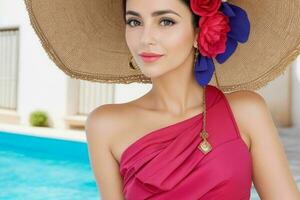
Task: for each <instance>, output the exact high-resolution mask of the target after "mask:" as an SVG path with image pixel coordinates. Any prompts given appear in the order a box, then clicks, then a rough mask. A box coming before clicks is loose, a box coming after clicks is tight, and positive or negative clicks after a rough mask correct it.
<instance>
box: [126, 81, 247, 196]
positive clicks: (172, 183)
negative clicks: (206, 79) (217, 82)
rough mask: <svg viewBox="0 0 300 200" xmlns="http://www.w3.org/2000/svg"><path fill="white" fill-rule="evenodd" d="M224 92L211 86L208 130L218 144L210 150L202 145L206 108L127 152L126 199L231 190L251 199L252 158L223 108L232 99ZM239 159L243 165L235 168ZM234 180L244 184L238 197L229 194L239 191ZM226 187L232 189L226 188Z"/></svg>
mask: <svg viewBox="0 0 300 200" xmlns="http://www.w3.org/2000/svg"><path fill="white" fill-rule="evenodd" d="M220 92H221V91H219V90H218V89H217V88H215V87H214V86H210V85H208V86H207V94H206V99H207V100H206V102H207V113H206V116H207V125H206V129H207V131H208V133H209V138H208V140H209V142H210V143H211V145H212V148H213V150H212V151H211V152H209V153H208V154H203V153H202V152H201V151H200V150H199V149H198V148H197V146H198V144H199V143H200V142H201V140H202V138H201V137H200V131H201V129H202V118H203V114H202V113H199V114H197V115H195V116H193V117H191V118H189V119H186V120H183V121H180V122H178V123H175V124H172V125H169V126H166V127H163V128H161V129H158V130H155V131H152V132H150V133H148V134H146V135H145V136H143V137H142V138H140V139H138V140H137V141H135V142H134V143H133V144H131V145H130V146H129V147H128V148H127V149H126V150H125V151H124V152H123V154H122V156H121V160H120V174H121V176H122V178H123V193H124V195H125V198H126V199H127V200H138V199H168V198H172V199H185V200H188V199H191V200H192V199H194V200H195V199H209V198H208V197H214V198H215V197H218V199H222V198H223V197H224V198H225V196H226V195H227V196H226V198H228V197H230V198H231V199H234V198H235V197H237V198H239V199H242V198H244V197H245V196H246V198H245V199H247V197H248V195H249V191H250V189H249V188H250V187H251V170H250V169H251V160H250V158H251V157H250V155H249V152H248V149H247V146H246V145H245V143H244V142H243V141H242V140H241V138H240V136H239V134H238V133H237V132H236V124H235V123H232V119H233V118H232V113H231V112H224V111H228V109H227V110H226V107H227V108H228V105H229V104H228V103H227V102H226V101H224V95H223V94H221V93H220ZM224 108H225V109H224ZM220 111H221V112H220ZM229 111H230V110H229ZM212 118H214V119H212ZM225 158H226V160H224V159H225ZM228 162H229V163H228ZM234 163H236V164H238V165H239V166H236V167H239V168H240V169H238V170H237V169H234V168H233V169H231V168H232V167H233V166H232V165H233V164H234ZM233 173H236V174H233ZM241 177H243V178H241ZM235 184H236V185H235ZM232 185H233V186H234V187H240V188H241V187H242V188H241V189H239V191H236V192H237V194H236V196H232V195H233V194H230V195H231V196H228V194H229V192H230V193H232V192H233V193H234V191H232V190H233V189H232V188H230V187H232ZM249 186H250V187H249ZM226 187H229V189H228V193H227V192H226V191H224V189H225V190H226ZM213 194H215V196H214V195H213ZM248 199H249V198H248Z"/></svg>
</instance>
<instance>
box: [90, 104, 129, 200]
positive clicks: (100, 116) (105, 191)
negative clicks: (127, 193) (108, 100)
mask: <svg viewBox="0 0 300 200" xmlns="http://www.w3.org/2000/svg"><path fill="white" fill-rule="evenodd" d="M121 108H122V107H121V106H117V105H114V104H106V105H101V106H99V107H97V108H96V109H94V110H93V111H92V112H91V113H90V114H89V115H88V118H87V120H86V124H85V130H86V138H87V144H88V152H89V159H90V163H91V167H92V170H93V173H94V176H95V179H96V182H97V186H98V190H99V192H100V194H101V199H119V200H121V199H124V197H123V192H122V179H121V176H120V173H119V164H118V161H117V160H115V158H114V156H113V154H112V152H111V148H110V145H111V139H112V137H113V134H114V133H115V132H116V131H117V128H116V124H117V123H118V121H119V119H120V118H119V117H116V116H117V115H118V113H120V111H121V110H120V109H121Z"/></svg>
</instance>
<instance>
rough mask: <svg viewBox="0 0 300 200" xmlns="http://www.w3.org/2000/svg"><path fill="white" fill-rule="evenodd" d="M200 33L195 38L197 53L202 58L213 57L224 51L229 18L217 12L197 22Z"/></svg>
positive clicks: (228, 29)
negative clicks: (198, 52)
mask: <svg viewBox="0 0 300 200" xmlns="http://www.w3.org/2000/svg"><path fill="white" fill-rule="evenodd" d="M199 27H200V32H199V35H198V38H197V42H198V47H199V51H200V53H201V54H202V55H203V56H208V57H213V58H214V57H215V56H216V55H217V54H220V53H224V52H225V50H226V42H227V32H229V31H230V26H229V18H228V17H227V16H226V15H224V14H223V13H222V12H220V11H218V12H217V13H216V14H215V15H213V16H210V17H201V18H200V20H199Z"/></svg>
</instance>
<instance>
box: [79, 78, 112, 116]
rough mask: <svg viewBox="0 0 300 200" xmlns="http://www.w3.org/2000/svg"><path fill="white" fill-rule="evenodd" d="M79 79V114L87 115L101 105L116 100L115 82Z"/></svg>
mask: <svg viewBox="0 0 300 200" xmlns="http://www.w3.org/2000/svg"><path fill="white" fill-rule="evenodd" d="M79 81H80V82H79V95H78V97H79V100H78V114H82V115H86V114H88V113H90V112H91V111H92V110H93V109H94V108H96V107H98V106H99V105H102V104H108V103H113V102H114V93H115V85H114V84H107V83H97V82H89V81H84V80H79Z"/></svg>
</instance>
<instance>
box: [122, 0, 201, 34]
mask: <svg viewBox="0 0 300 200" xmlns="http://www.w3.org/2000/svg"><path fill="white" fill-rule="evenodd" d="M181 1H182V2H183V3H185V5H186V6H187V7H188V8H189V9H190V11H191V13H192V23H193V26H194V28H197V27H198V21H199V19H200V17H199V16H198V15H195V14H194V13H193V12H192V9H191V7H190V0H181ZM126 2H127V0H123V2H122V7H123V18H124V22H126V18H125V12H126Z"/></svg>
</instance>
